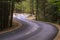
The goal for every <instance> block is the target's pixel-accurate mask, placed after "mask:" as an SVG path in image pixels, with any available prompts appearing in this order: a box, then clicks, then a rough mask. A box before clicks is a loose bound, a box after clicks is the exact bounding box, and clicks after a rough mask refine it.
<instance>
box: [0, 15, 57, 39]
mask: <svg viewBox="0 0 60 40" xmlns="http://www.w3.org/2000/svg"><path fill="white" fill-rule="evenodd" d="M13 18H14V19H15V20H17V21H18V22H21V24H22V28H18V29H16V30H14V31H11V32H8V33H4V34H0V40H53V39H54V38H55V37H56V35H57V33H58V29H57V28H56V27H55V26H54V25H52V24H50V23H46V22H41V21H32V20H27V19H24V18H20V17H19V16H15V15H14V17H13Z"/></svg>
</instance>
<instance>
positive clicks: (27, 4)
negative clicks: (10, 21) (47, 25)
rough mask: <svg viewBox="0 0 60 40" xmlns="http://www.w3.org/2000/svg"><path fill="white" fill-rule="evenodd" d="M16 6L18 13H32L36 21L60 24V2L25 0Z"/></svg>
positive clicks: (54, 0) (52, 0) (58, 0)
mask: <svg viewBox="0 0 60 40" xmlns="http://www.w3.org/2000/svg"><path fill="white" fill-rule="evenodd" d="M14 5H15V8H14V12H16V13H31V14H34V15H36V20H39V21H47V22H53V23H58V24H60V0H23V1H21V2H18V3H17V2H15V4H14Z"/></svg>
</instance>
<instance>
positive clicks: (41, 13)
mask: <svg viewBox="0 0 60 40" xmlns="http://www.w3.org/2000/svg"><path fill="white" fill-rule="evenodd" d="M46 2H47V0H36V16H37V17H36V20H44V17H45V6H46Z"/></svg>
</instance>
